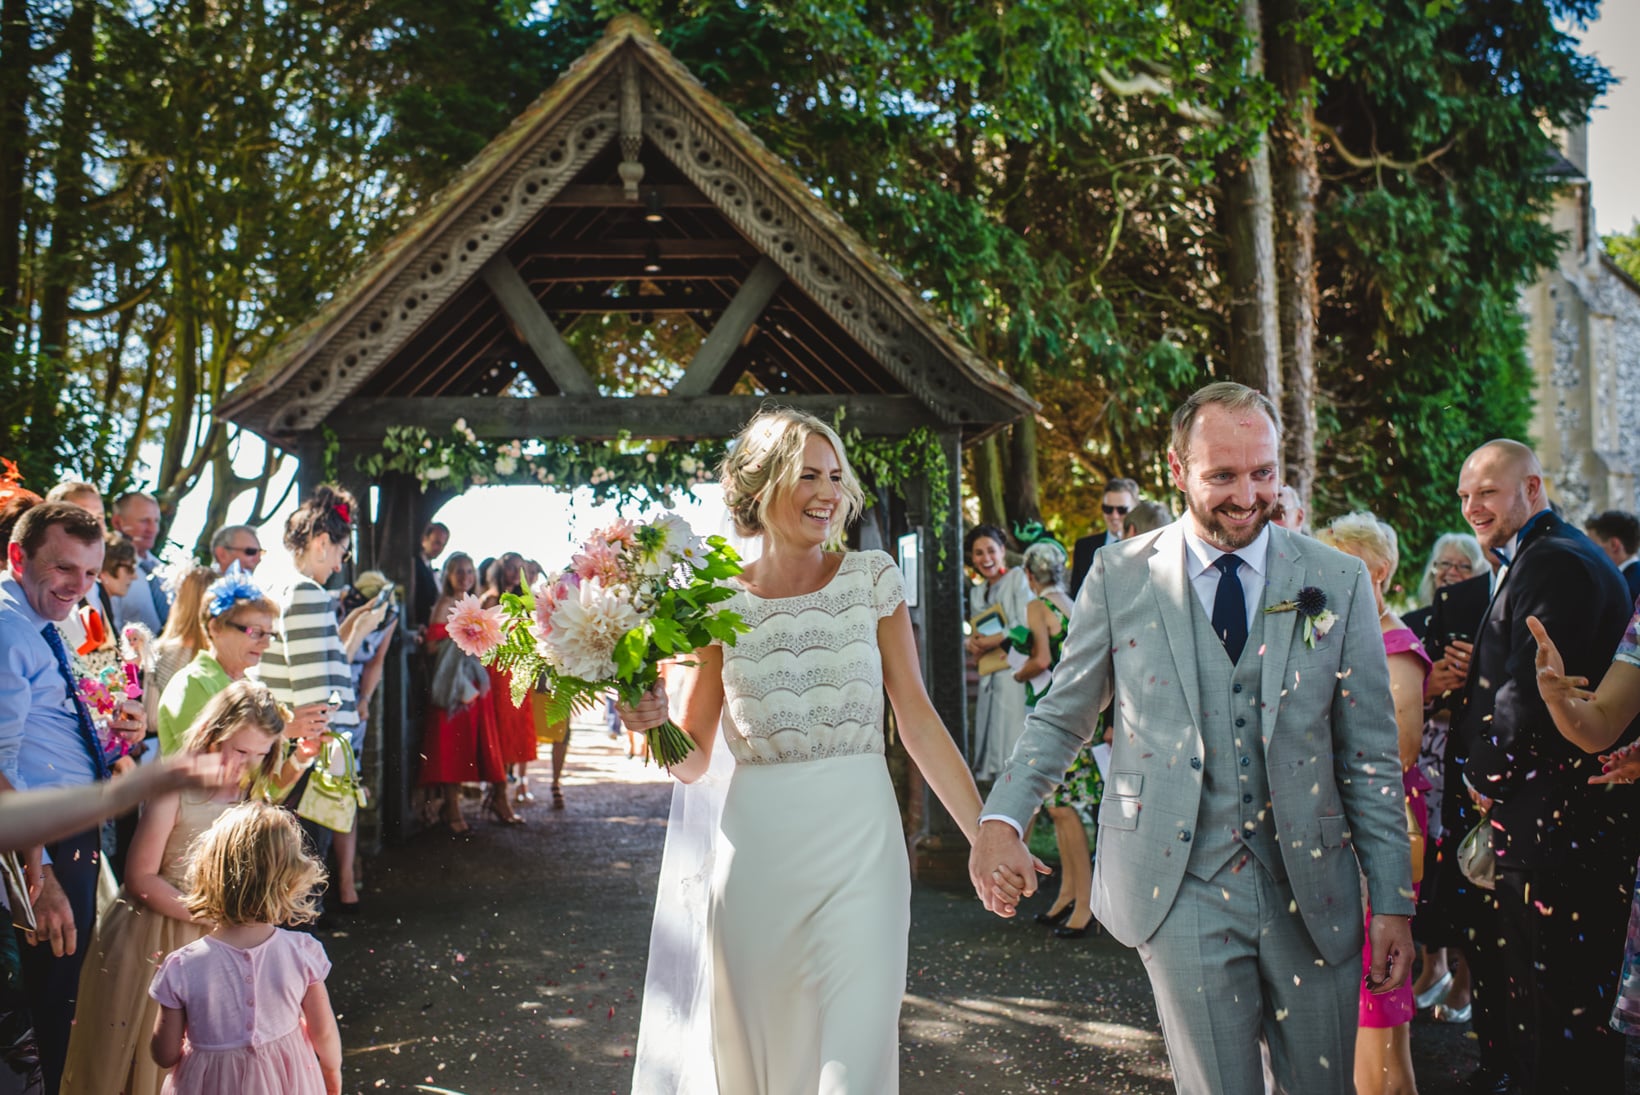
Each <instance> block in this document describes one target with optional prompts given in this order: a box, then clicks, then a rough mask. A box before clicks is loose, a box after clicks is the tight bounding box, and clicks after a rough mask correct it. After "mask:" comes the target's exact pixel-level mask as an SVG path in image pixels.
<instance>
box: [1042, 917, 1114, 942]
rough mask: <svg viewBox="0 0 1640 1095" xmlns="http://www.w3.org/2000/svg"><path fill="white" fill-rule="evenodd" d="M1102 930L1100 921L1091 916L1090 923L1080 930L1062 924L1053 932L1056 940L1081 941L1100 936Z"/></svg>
mask: <svg viewBox="0 0 1640 1095" xmlns="http://www.w3.org/2000/svg"><path fill="white" fill-rule="evenodd" d="M1101 930H1102V929H1101V928H1100V927H1099V921H1097V920H1095V919H1094V918H1093V917H1091V916H1090V917H1088V922H1087V923H1086V924H1083V925H1082V926H1081V927H1080V928H1073V927H1071V926H1070V925H1069V924H1061V925H1060V926H1059V927H1057V928H1055V929H1054V930H1053V934H1054V938H1056V939H1081V938H1083V937H1084V936H1088V935H1098V934H1099V932H1100V931H1101Z"/></svg>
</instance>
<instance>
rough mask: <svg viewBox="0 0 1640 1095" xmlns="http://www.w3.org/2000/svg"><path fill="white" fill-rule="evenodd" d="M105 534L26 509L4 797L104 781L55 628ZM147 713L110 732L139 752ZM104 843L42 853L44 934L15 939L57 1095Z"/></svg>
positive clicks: (4, 733) (1, 734)
mask: <svg viewBox="0 0 1640 1095" xmlns="http://www.w3.org/2000/svg"><path fill="white" fill-rule="evenodd" d="M102 556H103V527H102V525H101V524H99V523H98V522H97V520H96V518H94V517H93V516H92V515H91V514H90V513H88V512H86V511H85V510H83V509H81V508H80V507H79V506H75V505H72V504H69V503H66V502H42V503H40V504H39V505H36V506H33V507H32V508H30V509H28V510H27V511H26V512H24V513H23V515H22V516H21V517H20V518H19V519H18V521H17V524H16V526H15V527H14V528H13V529H12V536H11V540H10V543H9V545H8V547H7V562H8V564H9V571H8V573H6V574H5V575H4V576H3V577H0V774H3V775H4V783H3V784H0V789H4V788H9V787H20V788H27V789H31V790H33V789H41V788H49V787H81V786H86V785H89V784H93V783H97V782H100V781H102V780H105V779H106V778H107V777H108V774H109V773H108V765H107V761H106V759H105V757H104V755H103V749H102V743H101V741H100V740H99V738H98V736H97V731H96V729H95V727H94V726H93V725H92V722H91V717H90V713H89V711H88V710H87V709H86V706H85V704H84V702H83V701H82V700H81V699H80V697H79V693H78V689H77V687H76V684H75V682H74V679H73V671H72V669H71V668H70V665H69V660H68V650H67V648H66V647H64V646H63V643H62V638H61V636H60V635H59V634H58V632H57V629H56V628H55V627H54V626H52V625H53V624H55V623H57V622H59V621H61V620H62V619H63V618H64V617H65V616H67V615H68V613H69V612H70V611H72V610H73V607H74V605H75V604H77V603H78V602H79V600H80V599H81V598H82V597H84V596H85V594H86V593H87V592H89V590H90V589H91V586H92V583H93V582H95V581H96V578H97V574H98V573H99V572H100V571H101V569H102ZM144 726H145V717H144V714H143V710H142V705H141V704H139V703H136V702H134V701H126V702H125V703H123V704H122V705H121V706H120V707H119V708H118V709H117V710H116V711H115V713H114V715H113V717H112V719H111V720H110V722H109V729H110V732H112V733H118V734H122V735H125V736H126V737H127V739H128V740H130V741H132V742H133V743H135V742H139V741H141V740H142V737H143V730H144ZM100 844H101V840H100V833H99V829H98V828H96V827H93V828H88V829H87V830H85V831H83V832H80V833H76V834H74V835H72V836H68V837H64V838H62V839H59V840H56V841H53V842H51V843H48V844H47V845H45V848H44V853H43V857H44V858H43V863H44V866H43V868H42V871H41V877H40V883H39V885H40V889H39V892H38V896H37V897H36V898H35V900H34V913H35V919H36V921H37V923H38V928H37V930H36V931H35V932H34V933H33V934H32V935H30V934H26V933H21V932H20V933H19V935H18V946H19V950H20V952H21V967H22V981H23V992H24V996H25V998H26V999H27V1001H28V1008H29V1012H30V1016H31V1018H32V1020H33V1023H34V1032H35V1035H36V1036H37V1038H38V1043H39V1051H40V1066H41V1070H42V1073H43V1075H44V1080H45V1086H44V1090H45V1091H46V1092H47V1093H48V1095H56V1092H57V1090H58V1087H59V1084H60V1081H61V1077H62V1067H63V1057H64V1054H65V1053H66V1052H67V1050H68V1036H69V1031H70V1029H71V1027H72V1025H73V1019H74V1001H75V996H76V994H77V992H78V986H79V980H80V965H81V963H82V962H83V961H84V959H85V952H84V949H83V947H82V946H80V944H83V943H84V941H85V940H86V939H87V938H88V937H89V936H90V933H91V927H92V924H93V923H94V922H95V920H96V914H97V909H96V896H97V875H98V871H99V867H100V863H101V859H102V856H101V848H100Z"/></svg>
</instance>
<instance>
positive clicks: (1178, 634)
mask: <svg viewBox="0 0 1640 1095" xmlns="http://www.w3.org/2000/svg"><path fill="white" fill-rule="evenodd" d="M1185 557H1186V553H1185V550H1184V534H1183V533H1182V532H1180V531H1179V526H1178V525H1177V524H1174V525H1171V526H1169V527H1168V528H1167V529H1166V530H1164V531H1163V532H1162V534H1161V535H1160V536H1158V537H1156V547H1155V550H1154V551H1153V552H1152V553H1151V556H1150V588H1151V589H1152V590H1154V591H1155V594H1156V608H1157V611H1158V612H1159V613H1160V614H1161V618H1162V629H1163V630H1164V631H1166V632H1167V645H1168V649H1169V650H1171V651H1172V652H1173V668H1174V671H1175V674H1176V676H1177V678H1178V685H1179V690H1180V691H1182V692H1183V693H1184V701H1185V703H1186V704H1187V705H1188V706H1189V708H1190V721H1191V722H1192V723H1194V724H1195V725H1196V726H1198V727H1199V726H1201V724H1202V712H1201V696H1200V694H1199V691H1200V690H1199V688H1198V678H1197V676H1196V633H1195V627H1194V625H1193V624H1192V622H1191V615H1190V614H1191V613H1192V612H1195V611H1198V607H1199V606H1198V605H1197V603H1196V591H1195V590H1194V589H1192V588H1191V586H1190V577H1189V574H1188V569H1187V566H1186V562H1185Z"/></svg>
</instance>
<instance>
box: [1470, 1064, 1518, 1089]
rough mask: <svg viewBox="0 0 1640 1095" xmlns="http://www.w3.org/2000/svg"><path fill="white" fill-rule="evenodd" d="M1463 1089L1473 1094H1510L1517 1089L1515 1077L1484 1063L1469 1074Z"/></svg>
mask: <svg viewBox="0 0 1640 1095" xmlns="http://www.w3.org/2000/svg"><path fill="white" fill-rule="evenodd" d="M1463 1089H1464V1090H1465V1091H1467V1092H1472V1093H1473V1095H1510V1093H1511V1092H1513V1091H1514V1090H1515V1079H1514V1077H1512V1076H1510V1075H1509V1073H1507V1072H1504V1071H1503V1070H1501V1069H1496V1068H1488V1067H1486V1066H1485V1065H1482V1066H1481V1067H1480V1068H1477V1069H1476V1070H1475V1071H1474V1072H1471V1073H1470V1074H1469V1079H1467V1080H1465V1081H1464V1082H1463Z"/></svg>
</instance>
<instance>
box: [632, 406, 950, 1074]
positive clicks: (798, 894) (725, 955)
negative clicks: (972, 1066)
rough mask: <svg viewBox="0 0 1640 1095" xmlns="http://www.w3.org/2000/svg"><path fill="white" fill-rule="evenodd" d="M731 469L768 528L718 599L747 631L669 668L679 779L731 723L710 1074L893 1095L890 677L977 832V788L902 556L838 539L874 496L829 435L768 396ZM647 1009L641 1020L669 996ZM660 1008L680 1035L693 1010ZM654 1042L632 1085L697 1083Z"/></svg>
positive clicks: (748, 509) (704, 766) (897, 926)
mask: <svg viewBox="0 0 1640 1095" xmlns="http://www.w3.org/2000/svg"><path fill="white" fill-rule="evenodd" d="M720 479H721V481H722V484H723V497H724V502H725V504H726V505H727V506H728V509H729V512H730V514H731V516H732V517H733V519H734V523H735V526H736V528H737V530H738V531H739V532H740V533H741V534H742V535H744V536H748V537H751V536H756V537H758V538H759V540H760V541H761V543H760V552H761V553H760V554H759V556H758V558H757V559H756V560H755V561H754V562H752V563H749V564H748V565H747V566H746V569H745V571H744V572H743V573H742V574H741V575H740V577H739V579H738V583H739V588H738V589H737V590H736V593H735V596H734V597H733V598H731V599H730V600H728V601H726V602H725V607H728V608H731V609H733V610H735V611H737V612H739V613H740V614H741V616H742V617H743V618H744V619H745V620H746V622H747V623H748V624H750V625H751V630H750V632H748V633H746V634H744V635H742V636H741V637H740V640H739V642H738V643H737V644H736V645H735V646H733V647H727V648H726V647H723V646H721V645H714V646H711V647H707V648H705V649H703V650H700V651H698V652H697V653H696V654H695V655H694V656H693V660H694V662H695V664H694V666H693V667H692V668H690V669H688V670H685V671H683V672H679V673H674V674H673V675H672V677H671V679H672V680H673V681H674V682H676V683H677V685H678V689H677V690H678V693H679V695H678V696H677V699H676V701H675V703H674V706H675V708H676V709H677V711H678V712H679V714H680V718H679V719H678V721H679V724H680V725H681V726H682V727H683V729H684V730H685V731H686V732H687V733H688V734H689V736H690V737H691V738H692V739H693V740H694V743H695V746H696V748H695V750H694V751H693V752H691V753H690V754H689V756H688V757H687V758H686V759H685V760H683V761H682V762H680V763H678V764H677V765H674V766H673V767H672V769H671V771H672V774H673V775H674V776H676V777H677V778H678V779H679V780H680V781H682V782H684V783H692V782H694V781H696V780H697V779H700V777H702V776H703V775H705V774H706V773H707V772H708V770H709V769H713V768H720V767H721V765H716V766H715V765H713V764H712V757H713V746H714V743H715V742H716V741H717V740H719V734H718V729H719V724H720V720H721V725H722V735H721V741H722V743H723V745H724V746H726V747H727V748H728V750H729V751H730V752H731V753H732V754H733V757H734V762H735V763H734V767H733V774H732V775H731V776H729V778H728V788H727V792H726V794H725V796H724V801H723V807H722V815H721V819H720V820H719V822H718V827H717V832H716V834H715V840H714V848H713V851H712V853H711V860H710V861H711V864H712V876H711V890H710V897H709V904H708V908H707V917H706V919H707V934H708V938H709V970H708V971H707V976H706V977H705V978H704V981H705V982H706V983H707V984H709V994H703V995H709V999H710V1004H709V1006H710V1026H709V1030H710V1040H711V1046H710V1054H709V1059H710V1060H711V1062H712V1064H713V1067H714V1068H715V1073H716V1086H717V1090H719V1091H721V1092H723V1093H724V1095H731V1093H732V1095H742V1093H748V1095H749V1093H753V1092H756V1093H760V1095H810V1093H813V1092H816V1091H818V1092H821V1093H823V1095H845V1093H854V1095H858V1093H871V1095H878V1093H884V1092H894V1091H897V1090H898V1088H899V1014H900V998H901V996H903V995H904V993H905V974H906V933H907V931H908V929H909V924H910V890H911V884H910V871H909V865H908V863H907V860H906V848H905V840H904V837H903V836H902V834H901V828H900V814H899V807H898V805H897V803H896V801H895V797H894V788H893V785H892V784H891V783H890V781H889V775H888V768H887V765H886V764H885V762H884V757H883V699H882V697H883V692H884V690H885V689H886V690H887V692H888V697H889V700H890V702H892V703H893V705H894V714H895V719H896V722H897V724H898V726H899V732H900V735H901V738H902V740H904V742H905V745H906V749H907V751H908V752H909V753H910V754H911V757H912V759H913V760H914V761H915V762H916V764H917V766H918V768H919V769H920V770H921V771H922V772H923V774H924V775H925V776H926V777H927V780H928V783H929V785H930V786H931V787H932V788H933V789H934V791H935V793H936V794H938V795H939V797H940V801H941V802H943V803H944V804H945V807H946V809H947V810H948V811H950V813H951V816H952V817H953V818H955V819H956V820H957V823H958V824H959V825H960V826H961V827H962V830H963V833H964V834H965V835H966V836H968V837H969V839H970V840H972V839H973V836H974V833H975V827H976V825H977V824H978V818H979V809H980V799H979V793H978V792H977V791H976V790H975V788H974V781H973V778H972V777H971V776H970V775H969V772H968V766H967V764H966V763H965V762H964V760H963V758H962V756H961V754H960V753H959V752H958V751H957V747H956V745H955V744H954V743H953V742H952V740H951V737H950V735H949V734H948V733H947V732H946V729H945V726H944V724H943V723H942V722H941V721H940V717H939V715H938V714H937V713H936V712H935V711H934V708H933V705H932V704H931V703H930V702H929V700H928V695H927V693H926V692H925V691H924V689H923V683H922V675H921V671H920V659H919V657H918V654H917V649H916V645H915V643H914V641H913V638H912V632H911V620H910V616H909V615H908V614H907V611H906V607H905V596H904V591H903V584H902V580H901V577H900V572H899V570H898V569H897V568H896V567H895V565H894V562H893V560H892V559H890V558H889V557H888V556H887V555H886V554H884V553H883V552H880V551H865V552H838V551H829V550H827V546H828V545H829V544H831V543H833V542H836V541H838V540H840V539H841V537H842V533H843V530H844V529H846V528H847V526H848V523H849V521H851V520H852V519H853V518H855V517H856V516H857V515H858V514H859V513H860V510H861V508H862V505H863V495H862V493H861V490H860V485H859V482H858V480H856V479H855V476H854V472H853V471H852V470H851V469H850V467H849V464H848V458H847V456H846V455H845V453H844V451H843V446H842V442H841V441H840V440H839V439H838V437H837V435H836V434H835V433H834V432H833V431H832V430H831V429H830V428H829V427H828V426H826V425H825V423H823V422H821V421H820V420H819V419H816V418H814V417H812V416H810V415H807V414H803V413H800V412H797V411H791V410H778V411H766V412H763V413H761V414H759V415H758V416H757V417H756V418H754V419H752V421H751V422H750V423H748V424H747V425H746V427H745V428H744V429H743V430H742V431H741V432H740V434H739V436H738V437H737V438H736V439H735V441H734V442H733V443H732V444H731V446H730V449H729V455H728V456H727V457H726V458H725V460H724V463H723V467H722V469H721V472H720ZM620 714H621V717H622V719H623V720H624V721H625V723H626V725H627V727H628V728H629V729H632V730H646V729H649V728H650V727H653V726H657V725H659V724H660V723H662V722H663V721H665V719H666V717H667V714H668V697H667V695H666V691H665V688H664V686H657V687H656V689H655V690H654V691H652V692H651V693H650V694H649V695H648V696H647V697H645V699H644V700H643V701H642V702H641V703H639V704H638V705H637V706H636V707H633V708H628V707H622V708H621V709H620ZM676 812H677V811H676V810H675V811H674V814H675V815H676ZM669 839H671V840H673V841H675V840H676V839H677V836H676V834H674V835H673V836H672V837H670V838H669ZM668 855H669V856H670V855H671V852H670V850H669V853H668ZM673 916H674V910H673V909H672V908H670V907H668V906H665V905H663V904H661V903H657V922H656V926H655V940H656V941H657V943H656V944H655V945H652V949H651V955H650V962H651V965H652V966H654V965H655V964H656V963H662V964H664V963H666V962H667V961H668V956H667V955H666V954H664V953H657V952H656V946H661V947H665V946H670V944H669V943H666V942H665V941H666V940H668V939H669V938H670V937H672V936H674V935H676V934H677V933H676V932H669V931H668V930H667V929H668V928H677V929H678V931H682V930H683V929H682V926H681V925H671V924H668V923H666V922H665V921H666V920H669V919H671V918H672V917H673ZM656 981H657V979H656V977H655V976H654V973H653V971H652V973H651V977H650V984H651V986H655V985H656ZM688 981H689V979H688V978H687V977H686V978H684V979H683V980H682V982H676V981H674V983H673V984H672V986H671V988H672V989H673V990H677V986H678V984H680V983H681V984H683V985H684V986H685V987H684V988H683V989H682V990H681V991H682V995H683V996H684V997H685V999H683V1000H681V1001H679V1000H674V1001H672V1004H673V1007H672V1009H671V1010H672V1011H674V1012H675V1011H677V1010H678V1008H679V1006H680V1005H681V1010H682V1011H684V1012H687V1010H688V1000H687V997H688V995H689V991H688V988H687V985H688ZM653 1005H654V1002H650V1001H646V1007H645V1016H646V1019H645V1021H646V1023H647V1022H648V1021H649V1019H648V1017H649V1016H651V1015H657V1014H659V1013H660V1012H661V1011H662V1010H663V1009H662V1008H660V1007H656V1006H653ZM669 1021H671V1022H672V1023H673V1024H674V1025H676V1026H677V1027H679V1029H682V1030H688V1029H690V1027H689V1017H688V1016H687V1015H683V1016H682V1017H681V1018H679V1017H678V1016H677V1015H675V1014H673V1015H671V1016H669ZM696 1029H698V1024H697V1027H696ZM655 1042H656V1039H655V1038H654V1037H653V1036H652V1032H651V1031H649V1030H644V1031H643V1032H642V1035H641V1040H640V1063H639V1069H638V1076H637V1079H636V1080H635V1083H634V1091H636V1092H640V1093H641V1095H647V1092H648V1091H649V1090H657V1091H658V1090H668V1091H673V1090H677V1089H678V1086H679V1083H680V1081H681V1082H683V1083H689V1084H694V1083H695V1082H696V1081H699V1080H701V1079H704V1077H698V1076H673V1077H665V1078H662V1079H659V1080H657V1079H655V1078H654V1077H653V1075H651V1076H650V1078H649V1079H646V1078H645V1077H646V1068H645V1063H644V1062H643V1061H642V1059H641V1058H642V1056H643V1053H644V1050H643V1046H645V1045H649V1044H652V1043H655ZM701 1048H704V1047H701ZM684 1052H686V1053H687V1052H688V1051H687V1050H685V1051H684ZM690 1056H692V1058H693V1059H694V1060H696V1061H703V1060H704V1059H707V1055H706V1054H704V1053H701V1052H694V1053H692V1054H690ZM697 1067H700V1068H704V1066H703V1065H702V1066H697ZM657 1071H659V1070H656V1069H653V1068H651V1069H648V1070H647V1072H648V1073H650V1074H653V1073H655V1072H657ZM663 1083H665V1084H669V1085H673V1086H666V1087H662V1086H661V1085H662V1084H663ZM651 1085H653V1087H651ZM705 1086H707V1089H708V1090H709V1089H710V1088H709V1085H705ZM698 1089H699V1087H698V1086H691V1090H698Z"/></svg>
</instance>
